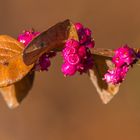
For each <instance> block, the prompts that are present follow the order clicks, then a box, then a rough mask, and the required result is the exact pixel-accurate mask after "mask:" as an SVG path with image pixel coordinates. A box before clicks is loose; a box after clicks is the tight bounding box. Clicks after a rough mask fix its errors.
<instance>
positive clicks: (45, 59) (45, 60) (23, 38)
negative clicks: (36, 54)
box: [17, 30, 56, 71]
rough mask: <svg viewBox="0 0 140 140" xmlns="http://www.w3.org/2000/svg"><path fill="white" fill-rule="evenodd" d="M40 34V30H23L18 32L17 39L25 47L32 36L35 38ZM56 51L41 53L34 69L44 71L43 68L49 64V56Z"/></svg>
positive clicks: (45, 68) (46, 67)
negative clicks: (20, 32)
mask: <svg viewBox="0 0 140 140" xmlns="http://www.w3.org/2000/svg"><path fill="white" fill-rule="evenodd" d="M39 34H40V32H35V31H33V30H31V31H24V32H23V33H22V34H20V35H19V36H18V38H17V40H18V41H19V42H21V43H23V44H24V45H25V47H26V46H27V45H28V44H29V43H30V42H31V40H32V39H33V38H35V37H36V36H38V35H39ZM55 55H56V53H55V52H49V53H47V54H46V53H45V54H43V55H42V56H41V57H40V58H39V60H38V62H36V64H35V67H34V69H35V70H37V71H40V70H41V71H44V70H46V71H47V70H48V67H49V66H50V65H51V62H50V59H49V58H51V57H53V56H55Z"/></svg>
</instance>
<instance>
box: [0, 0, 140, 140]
mask: <svg viewBox="0 0 140 140" xmlns="http://www.w3.org/2000/svg"><path fill="white" fill-rule="evenodd" d="M139 13H140V1H139V0H77V1H76V0H70V1H67V0H58V1H57V0H38V1H37V0H5V1H4V0H0V34H8V35H11V36H13V37H17V35H18V33H20V32H21V31H22V30H23V29H29V28H32V27H34V28H35V29H37V30H39V31H42V30H45V29H46V28H48V27H49V26H51V25H53V24H55V23H57V22H59V21H62V20H64V19H67V18H70V19H71V20H73V21H75V22H77V21H79V22H82V23H83V24H85V25H86V26H88V27H90V28H91V29H92V30H93V35H94V38H95V41H96V47H104V48H116V47H119V46H120V45H121V44H124V43H128V44H129V45H130V46H133V47H139V45H140V18H139ZM61 63H62V59H61V57H60V56H57V57H56V58H55V59H53V60H52V67H51V68H50V70H49V72H44V73H37V74H36V79H35V82H34V87H33V89H32V90H31V91H30V94H29V95H28V96H27V97H26V99H25V100H24V101H23V102H22V104H21V106H20V107H19V108H17V109H15V110H9V109H8V108H7V106H6V104H5V102H4V101H3V99H2V97H0V140H40V139H41V140H103V139H104V140H140V133H139V132H140V87H139V84H140V80H139V79H140V75H139V73H140V67H139V66H135V67H134V68H133V70H131V71H130V72H129V74H128V76H127V78H126V80H125V82H124V83H123V84H122V86H121V89H120V92H119V93H118V95H117V96H116V97H115V98H114V99H113V100H112V101H111V102H110V103H109V104H107V105H103V104H102V102H101V100H100V98H99V96H98V94H97V92H96V90H95V88H94V87H93V85H92V83H91V82H90V80H89V78H88V76H87V75H83V76H79V75H76V76H74V77H68V78H65V77H64V76H63V75H62V73H61V72H60V67H61Z"/></svg>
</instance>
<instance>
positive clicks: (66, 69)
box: [61, 63, 76, 76]
mask: <svg viewBox="0 0 140 140" xmlns="http://www.w3.org/2000/svg"><path fill="white" fill-rule="evenodd" d="M61 71H62V72H63V73H64V75H65V76H67V75H68V76H72V75H74V74H75V73H76V67H75V66H74V65H70V64H69V63H64V64H63V65H62V67H61Z"/></svg>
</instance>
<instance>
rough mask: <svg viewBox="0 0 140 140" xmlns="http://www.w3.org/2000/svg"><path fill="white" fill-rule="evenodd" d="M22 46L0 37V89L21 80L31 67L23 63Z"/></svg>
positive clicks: (8, 38) (11, 39) (14, 41)
mask: <svg viewBox="0 0 140 140" xmlns="http://www.w3.org/2000/svg"><path fill="white" fill-rule="evenodd" d="M23 49H24V46H23V44H21V43H19V42H18V41H17V40H16V39H14V38H12V37H10V36H6V35H1V36H0V87H4V86H8V85H10V84H13V83H15V82H17V81H19V80H20V79H22V78H23V77H24V76H25V75H26V74H27V73H28V72H29V71H30V70H31V68H32V67H33V65H30V66H27V65H25V63H24V62H23V56H22V53H23Z"/></svg>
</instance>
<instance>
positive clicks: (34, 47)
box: [23, 20, 78, 65]
mask: <svg viewBox="0 0 140 140" xmlns="http://www.w3.org/2000/svg"><path fill="white" fill-rule="evenodd" d="M68 38H74V39H76V40H78V35H77V31H76V29H75V27H74V25H73V24H72V22H71V21H70V20H65V21H63V22H60V23H57V24H56V25H54V26H52V27H51V28H49V29H48V30H46V31H44V32H42V33H41V34H40V35H39V36H37V37H36V38H34V39H33V40H32V41H31V42H30V44H29V45H28V46H27V47H26V48H25V50H24V55H23V58H24V62H25V63H26V64H27V65H30V64H33V63H34V62H35V61H36V60H37V59H38V58H39V57H40V56H41V55H42V54H43V53H45V52H46V53H47V52H49V51H50V50H60V49H62V47H63V46H64V43H65V41H66V40H67V39H68Z"/></svg>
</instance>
